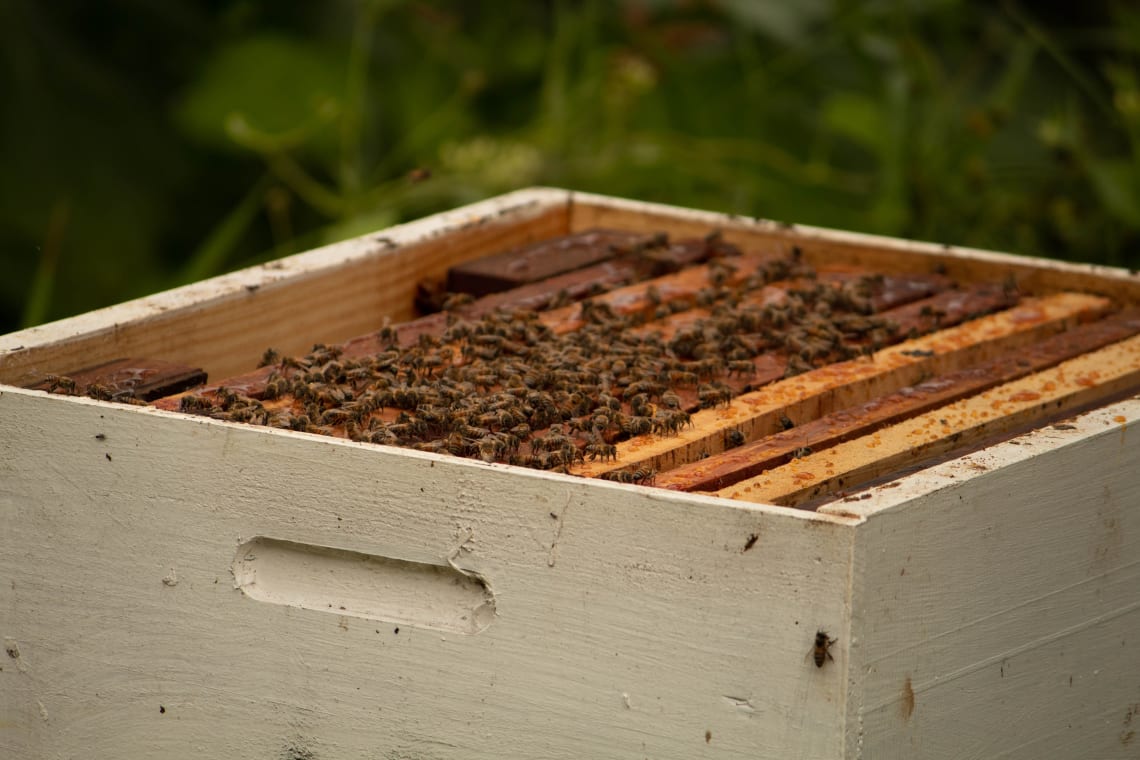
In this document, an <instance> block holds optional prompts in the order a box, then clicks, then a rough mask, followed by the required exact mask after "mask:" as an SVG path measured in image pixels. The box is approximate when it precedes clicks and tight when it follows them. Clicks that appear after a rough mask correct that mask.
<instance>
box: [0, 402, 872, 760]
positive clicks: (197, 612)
mask: <svg viewBox="0 0 1140 760" xmlns="http://www.w3.org/2000/svg"><path fill="white" fill-rule="evenodd" d="M0 427H2V428H3V430H2V433H3V434H2V435H0V439H2V442H0V462H2V464H0V467H2V468H3V475H2V477H0V514H2V515H3V525H4V529H3V531H0V566H2V567H3V577H4V583H3V585H2V587H0V610H2V611H3V615H2V616H0V618H2V628H3V630H0V635H3V636H5V637H8V638H10V639H12V641H13V642H18V646H19V653H20V657H19V660H18V662H19V663H20V667H13V666H12V662H13V660H12V659H11V658H9V659H8V661H7V662H6V663H5V664H4V665H5V667H4V670H3V671H0V709H2V712H3V715H4V725H5V726H6V727H5V728H4V729H3V730H0V756H3V757H19V758H56V757H71V756H75V755H85V756H93V757H121V758H132V757H164V758H165V757H174V758H177V757H258V758H260V757H265V758H277V757H282V756H288V754H287V752H288V748H289V747H294V748H303V749H306V750H308V751H311V752H312V753H313V755H314V756H316V757H337V758H341V757H345V758H354V757H385V756H398V757H411V758H496V759H498V758H502V757H519V758H533V757H543V758H583V757H589V758H603V757H612V758H643V757H646V756H649V757H656V758H677V759H678V760H681V759H682V758H684V759H686V760H687V759H688V758H692V757H694V756H703V755H707V756H710V757H724V758H733V757H738V758H750V759H751V758H758V757H759V758H765V757H767V758H805V759H807V760H814V759H816V758H831V757H839V756H840V754H841V752H842V742H843V733H842V728H843V724H844V709H845V707H844V706H845V698H844V693H845V691H846V688H847V678H846V676H845V672H846V671H845V667H846V649H847V647H846V644H845V633H844V631H845V622H844V621H845V620H846V618H847V617H848V615H849V612H848V610H847V607H846V605H847V594H848V587H849V579H848V577H847V572H848V567H849V564H850V557H851V551H852V544H851V542H852V539H853V538H854V532H853V530H852V521H851V520H848V519H845V518H834V517H826V516H825V517H815V516H812V515H809V514H806V513H802V512H797V511H795V510H791V509H784V508H779V507H757V506H751V505H741V504H734V503H733V502H729V501H725V500H720V499H711V498H703V497H690V496H685V495H682V494H673V493H666V492H660V491H655V490H652V489H644V488H638V487H634V486H619V485H616V484H608V483H600V482H588V481H586V480H583V479H579V478H573V477H568V476H558V475H550V474H544V473H538V472H534V471H528V470H517V469H515V468H509V467H504V466H494V465H486V464H482V463H479V462H474V461H469V460H457V459H453V458H449V457H443V456H436V455H431V454H426V453H420V452H414V451H402V450H396V449H390V448H384V447H379V446H372V445H366V444H353V443H349V442H345V441H338V440H333V439H328V438H323V437H320V436H310V435H306V434H299V433H291V432H285V431H275V430H268V429H259V428H251V427H246V426H241V425H235V424H231V423H222V422H215V421H212V420H207V419H203V418H200V417H190V416H187V415H181V414H176V413H165V412H159V411H155V410H151V409H147V408H142V407H129V406H123V405H113V404H106V403H102V402H97V401H92V400H88V399H77V398H64V397H58V396H56V397H53V396H49V395H47V394H44V393H40V392H36V391H22V390H16V389H10V388H4V389H0ZM97 434H102V435H103V436H104V438H103V439H97V438H96V437H95V436H96V435H97ZM105 453H111V454H112V455H113V456H112V459H111V460H108V459H107V458H106V457H105V456H104V454H105ZM552 513H553V514H554V515H557V518H555V517H552ZM752 534H758V535H759V536H760V538H759V539H758V540H757V541H756V542H755V545H754V546H753V547H752V548H751V549H749V550H748V551H743V548H744V545H745V544H746V542H747V541H748V537H749V536H750V535H752ZM257 536H271V537H273V538H275V539H280V540H283V541H296V542H303V543H305V544H309V545H313V546H318V547H332V548H334V549H339V550H343V551H345V552H355V553H359V554H361V555H368V556H373V557H384V558H389V559H391V560H397V561H399V562H403V563H411V564H415V563H419V564H422V565H428V566H433V567H440V566H446V565H447V564H448V562H449V561H450V562H452V563H454V565H455V566H457V567H459V568H461V569H462V570H463V571H465V572H469V573H475V574H478V576H479V577H480V578H483V579H485V581H486V583H487V585H488V586H489V588H490V589H491V590H492V591H493V594H494V599H495V610H494V619H493V620H492V621H491V623H490V624H489V625H487V626H486V627H485V628H483V629H482V630H481V631H480V632H478V633H469V634H467V635H461V634H451V633H449V632H447V631H439V630H434V629H433V628H431V627H427V626H420V625H416V624H415V623H414V622H413V623H411V624H409V623H408V622H406V619H407V618H408V617H415V615H406V614H405V615H395V614H393V615H391V619H387V620H376V619H364V618H363V617H361V616H356V615H352V614H348V613H349V612H350V611H351V610H345V611H341V610H339V606H341V605H342V604H343V605H344V606H346V607H348V606H350V605H357V606H359V605H362V604H364V603H365V602H366V601H367V599H361V598H360V597H359V595H360V594H361V593H362V589H365V588H367V587H368V586H367V584H364V583H357V582H354V583H349V584H347V586H348V593H347V594H344V595H341V596H338V597H337V598H340V599H344V598H346V597H347V598H349V599H350V601H349V602H344V601H341V602H339V603H338V604H336V605H334V607H336V608H337V609H333V610H329V609H327V608H326V609H325V610H317V609H309V608H306V607H307V606H311V605H299V606H290V605H288V604H278V603H270V602H266V601H258V600H256V599H254V598H251V597H250V596H249V595H246V594H243V593H242V591H240V590H238V589H236V588H235V578H234V577H233V575H231V568H232V567H233V563H234V559H235V556H236V555H237V552H238V550H239V547H241V546H243V545H245V544H247V543H248V542H249V541H251V540H252V539H253V538H254V537H257ZM460 546H462V547H464V548H463V549H461V550H460V551H458V553H457V552H456V547H460ZM555 547H556V551H553V549H554V548H555ZM239 565H240V562H239ZM172 567H174V568H177V577H178V584H177V585H176V586H170V585H168V584H166V583H164V582H163V579H164V578H166V577H168V576H169V573H170V569H171V568H172ZM241 572H242V571H239V578H238V579H237V580H238V585H239V586H240V585H241V584H242V582H243V577H242V576H240V573H241ZM307 577H308V578H310V579H311V578H313V577H315V576H313V575H310V576H307ZM380 585H382V584H380ZM340 590H344V589H343V588H342V589H340ZM336 591H337V590H336V589H331V588H330V599H331V598H332V595H335V593H336ZM433 593H434V592H433ZM382 598H383V590H382V589H378V590H377V591H376V596H375V597H373V599H374V600H382ZM376 609H379V607H378V608H376ZM357 612H359V610H357ZM372 612H373V613H375V609H373V611H372ZM370 617H373V618H374V617H382V616H380V615H376V614H371V615H370ZM820 626H823V627H825V628H827V629H828V630H833V631H835V632H836V635H837V636H839V637H840V640H841V643H840V644H839V645H837V647H836V650H835V658H836V662H834V663H828V666H827V667H825V668H823V669H817V668H816V667H815V666H814V665H813V664H812V663H810V662H808V661H805V658H804V655H805V653H806V652H807V651H808V649H809V648H810V646H811V642H812V638H813V636H814V634H815V630H816V628H818V627H820ZM397 628H398V629H399V632H398V633H397V632H396V629H397ZM13 646H15V644H13ZM95 695H98V696H97V697H96V696H95ZM41 703H42V704H43V706H44V708H45V709H46V710H47V712H48V714H49V715H50V719H49V720H48V721H47V722H45V721H43V720H42V719H41V718H40V717H39V714H40V708H39V705H40V704H41ZM160 708H162V710H161V711H160ZM706 732H708V734H709V736H710V738H709V740H708V741H707V742H706V738H705V737H706ZM298 756H303V755H298Z"/></svg>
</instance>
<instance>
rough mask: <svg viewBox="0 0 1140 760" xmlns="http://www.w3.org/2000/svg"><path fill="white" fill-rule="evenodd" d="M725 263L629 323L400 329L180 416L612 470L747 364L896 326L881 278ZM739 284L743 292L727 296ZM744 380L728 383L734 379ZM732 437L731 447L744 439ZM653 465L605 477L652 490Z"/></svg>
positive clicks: (785, 262) (598, 309)
mask: <svg viewBox="0 0 1140 760" xmlns="http://www.w3.org/2000/svg"><path fill="white" fill-rule="evenodd" d="M734 273H735V267H734V262H733V260H732V259H731V258H724V259H719V260H716V261H714V262H713V263H712V265H710V267H709V282H708V284H707V286H706V287H704V288H702V289H701V290H700V291H699V293H698V294H697V295H696V297H695V298H694V299H688V300H687V301H684V300H683V301H681V302H680V303H661V302H660V301H659V299H656V298H654V291H653V289H652V288H650V289H649V291H648V300H649V302H650V306H651V308H650V309H648V310H646V311H643V312H640V313H638V314H635V315H632V316H627V315H621V314H618V313H616V312H615V311H614V310H613V309H612V308H610V307H609V306H608V305H607V304H605V303H603V302H601V301H596V300H586V301H583V302H582V305H581V318H582V321H583V324H582V326H581V327H580V328H579V329H577V330H574V331H572V332H568V333H566V334H555V333H554V332H553V331H552V330H550V329H549V328H548V327H547V326H545V325H544V324H543V323H542V322H541V321H540V319H539V317H538V315H537V314H535V313H533V312H521V311H520V312H504V311H500V312H495V313H492V314H488V315H486V316H483V317H481V318H478V319H473V320H467V319H464V318H462V317H461V316H458V315H457V314H455V313H449V314H448V320H447V327H446V329H445V330H444V332H443V333H442V334H441V335H439V336H432V335H421V336H420V337H419V339H418V342H416V343H415V345H411V346H401V345H400V341H399V340H398V337H397V332H396V330H394V329H391V328H386V329H385V330H382V331H381V332H380V333H379V336H380V343H381V350H379V351H377V352H376V353H374V354H370V355H367V356H345V355H344V354H343V351H342V349H341V348H340V347H337V346H325V345H317V346H314V347H313V350H312V351H311V352H310V353H309V354H307V355H305V356H301V357H285V358H282V357H279V356H277V355H276V354H275V352H272V351H269V352H267V353H266V356H265V357H264V358H263V366H269V367H271V368H272V372H271V374H270V375H269V377H268V380H267V382H266V384H265V389H264V392H263V393H260V394H258V396H259V397H257V398H255V397H252V396H247V395H243V394H240V393H237V392H235V391H233V390H230V389H227V388H218V389H216V390H215V391H213V392H210V393H201V394H189V395H185V396H183V397H182V399H181V409H182V411H185V412H191V413H196V414H204V415H209V416H211V417H215V418H218V419H225V420H230V421H235V422H246V423H251V424H260V425H271V426H275V427H279V428H287V429H291V430H300V431H306V432H313V433H323V434H327V435H338V436H345V437H348V438H350V439H352V440H354V441H365V442H370V443H379V444H388V445H396V446H406V447H411V448H415V449H419V450H424V451H433V452H438V453H447V454H452V455H455V456H462V457H477V458H479V459H482V460H484V461H488V462H491V461H495V462H504V463H508V464H514V465H521V466H524V467H532V468H537V469H543V470H556V471H562V472H566V471H568V469H569V468H570V467H572V466H573V465H574V464H575V463H577V462H583V461H586V460H611V461H612V460H615V459H616V458H617V449H616V446H615V444H616V443H618V442H620V441H622V440H625V439H628V438H631V437H633V436H638V435H644V434H650V433H652V434H658V435H670V434H674V433H676V432H677V431H679V430H681V429H682V428H684V427H686V426H688V425H691V424H692V420H691V416H690V415H691V413H692V412H693V411H695V409H696V408H711V407H716V406H718V405H724V404H728V403H730V402H731V400H732V398H733V396H734V395H736V394H737V393H738V392H741V391H742V390H743V391H746V390H749V389H750V387H749V385H748V383H747V378H748V377H749V376H751V375H752V374H753V373H754V372H755V365H754V363H753V360H754V359H755V358H756V357H757V356H759V355H761V354H763V353H765V352H771V351H782V352H784V353H785V354H786V355H787V359H788V363H787V374H788V375H794V374H797V373H799V372H804V371H807V370H809V369H811V368H813V367H816V366H821V365H822V364H824V363H827V362H830V361H835V360H839V359H845V358H849V357H851V356H854V355H857V354H858V353H859V352H861V351H866V350H869V348H874V347H877V346H878V345H879V344H880V343H883V342H885V341H886V340H888V339H889V337H890V335H891V334H892V332H893V331H894V330H896V327H895V326H894V325H892V324H890V323H889V322H887V321H886V320H884V319H882V318H879V317H876V316H874V315H873V314H871V312H872V305H871V295H872V293H873V291H874V288H875V286H876V284H877V283H876V280H875V278H873V277H864V278H860V279H856V280H850V281H847V282H844V283H842V284H835V283H823V282H819V281H818V280H817V279H816V278H815V272H814V271H813V270H812V269H811V267H810V266H808V265H807V264H806V263H805V262H803V261H802V260H801V258H800V256H799V255H798V251H793V254H792V255H790V256H788V257H786V258H781V259H775V260H771V261H768V262H766V263H765V264H763V265H762V266H760V267H758V268H757V269H756V270H755V271H754V272H752V273H749V274H748V276H747V277H744V278H732V277H730V275H732V274H734ZM775 281H788V282H790V283H792V284H793V285H794V286H793V287H789V288H788V289H786V290H785V291H784V297H783V298H780V299H778V300H776V301H772V302H768V303H766V304H765V305H763V306H760V305H757V304H756V303H755V302H754V300H755V299H753V302H749V301H748V299H747V296H748V294H749V293H750V292H754V291H756V290H757V289H759V288H761V287H763V286H765V285H767V284H769V283H771V282H775ZM730 282H735V283H739V284H735V285H731V284H729V283H730ZM694 306H697V307H702V308H704V309H705V310H706V311H705V313H704V315H703V316H702V317H701V318H699V319H697V320H695V321H693V322H692V323H691V324H689V325H688V326H686V327H683V328H682V329H679V330H678V331H676V332H675V333H673V334H672V335H669V336H668V337H666V334H665V332H664V331H662V330H661V329H659V328H660V325H659V324H658V322H659V320H660V319H662V318H664V317H667V316H669V315H671V314H673V313H675V312H678V311H681V310H685V309H690V308H693V307H694ZM734 379H735V383H732V382H731V381H733V380H734ZM738 437H739V438H740V439H741V440H739V441H733V444H734V445H739V444H741V443H744V441H743V436H738ZM654 474H655V473H654V472H653V471H652V470H649V469H637V470H620V469H619V470H615V471H613V472H611V473H609V474H608V475H606V476H605V477H607V478H608V479H611V480H616V481H619V482H629V483H647V482H650V481H651V480H652V479H653V476H654Z"/></svg>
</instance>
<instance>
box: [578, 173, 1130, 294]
mask: <svg viewBox="0 0 1140 760" xmlns="http://www.w3.org/2000/svg"><path fill="white" fill-rule="evenodd" d="M571 202H572V204H573V206H572V208H571V226H572V227H573V228H574V229H583V228H587V227H591V226H595V225H598V224H605V223H607V222H609V221H610V220H611V219H613V218H615V217H616V218H621V219H625V220H630V221H632V220H634V219H636V218H637V217H641V219H642V224H643V225H644V226H645V229H653V228H654V227H655V226H657V225H660V224H661V223H662V221H663V220H664V219H665V218H668V219H669V220H670V221H672V222H673V223H674V224H676V225H686V224H687V225H692V226H695V228H696V229H708V228H709V227H718V228H721V229H723V230H724V231H725V233H726V235H727V237H728V238H729V239H733V238H734V237H735V236H734V235H733V234H732V233H733V232H738V233H740V232H743V233H753V236H756V234H758V235H759V236H761V237H763V238H765V239H770V240H774V241H783V242H785V243H787V244H789V245H790V244H793V243H795V244H799V245H802V246H807V245H810V244H812V243H822V244H826V245H828V246H841V247H843V248H846V249H849V250H857V249H863V250H866V251H868V252H876V253H882V254H888V255H890V256H891V257H892V258H893V259H894V260H895V261H897V262H898V263H905V262H906V261H907V260H910V261H912V262H913V261H916V260H917V261H922V260H924V259H928V260H931V263H933V261H934V260H939V259H943V258H946V257H947V256H950V257H952V258H954V259H959V260H963V261H968V262H974V263H977V264H982V265H986V266H989V267H993V268H995V269H996V268H1006V269H1010V270H1016V271H1019V272H1021V271H1024V270H1026V269H1027V268H1032V269H1036V270H1040V271H1047V272H1050V273H1053V274H1056V275H1062V276H1064V275H1068V276H1070V277H1074V278H1076V279H1077V280H1082V281H1084V280H1086V279H1087V278H1090V277H1092V278H1099V279H1102V280H1104V281H1105V282H1106V283H1107V282H1115V283H1120V284H1123V285H1126V286H1127V287H1128V288H1129V289H1130V290H1131V292H1133V293H1135V292H1136V290H1137V288H1140V272H1133V271H1131V270H1128V269H1124V268H1120V267H1111V266H1105V265H1100V264H1087V263H1075V262H1069V261H1061V260H1057V259H1044V258H1035V257H1029V256H1022V255H1019V254H1013V253H1003V252H998V251H988V250H983V249H981V248H970V247H968V246H960V245H951V244H946V243H932V242H925V241H921V240H906V239H902V238H893V237H886V236H883V235H872V234H867V233H861V232H848V231H845V230H836V229H830V228H827V227H815V226H812V225H807V224H791V223H787V222H783V221H776V220H772V219H765V218H762V217H747V216H741V215H739V214H725V213H720V212H714V211H704V210H699V209H691V208H685V207H683V206H672V205H668V204H664V203H652V202H648V201H638V200H631V199H626V198H614V197H612V196H607V195H598V194H594V193H584V192H578V191H574V192H573V193H572V195H571ZM1070 282H1071V283H1073V284H1072V285H1071V287H1073V288H1076V287H1078V285H1076V284H1075V281H1073V280H1070Z"/></svg>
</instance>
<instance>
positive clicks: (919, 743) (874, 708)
mask: <svg viewBox="0 0 1140 760" xmlns="http://www.w3.org/2000/svg"><path fill="white" fill-rule="evenodd" d="M1138 425H1140V400H1137V399H1132V400H1128V401H1124V402H1121V403H1117V404H1114V405H1112V406H1109V407H1105V408H1103V409H1100V410H1097V411H1094V412H1090V413H1088V414H1084V415H1081V416H1080V417H1077V418H1073V419H1070V420H1067V421H1066V424H1061V425H1056V426H1051V427H1046V428H1043V429H1041V430H1037V431H1034V432H1031V433H1028V434H1026V435H1022V436H1018V437H1017V438H1014V439H1012V440H1010V441H1007V442H1005V443H1002V444H999V445H996V446H992V447H990V448H988V449H986V450H985V451H980V452H977V453H974V454H969V455H967V456H965V457H962V458H961V459H958V460H954V461H950V462H945V463H943V464H940V465H938V466H936V467H934V468H932V469H929V470H925V471H923V472H922V473H918V474H914V475H910V476H908V477H905V478H903V479H902V480H900V481H896V482H894V483H892V484H890V486H891V487H880V488H876V489H873V490H872V492H871V498H870V499H867V500H861V501H858V502H855V503H844V502H836V503H835V504H833V505H831V506H828V507H823V508H822V509H823V510H824V511H829V512H835V513H844V514H856V515H858V516H861V517H864V518H865V519H866V520H867V522H866V523H864V524H862V525H860V526H859V528H858V538H857V540H856V546H855V555H854V562H855V565H854V578H855V583H854V586H853V588H852V600H851V610H852V635H853V636H854V637H855V638H857V639H858V641H857V643H856V644H854V645H853V646H852V647H851V651H850V653H849V657H850V668H851V673H852V674H857V675H856V676H855V677H854V680H853V681H852V684H851V691H850V692H849V695H850V698H851V705H850V707H849V709H848V720H847V742H846V757H849V758H866V759H867V760H871V759H872V758H873V759H874V760H911V758H927V759H928V760H941V759H943V758H944V759H945V760H957V759H958V758H978V759H979V760H988V759H992V760H997V759H998V758H1000V759H1001V760H1040V758H1098V760H1099V759H1101V758H1103V760H1114V759H1117V758H1118V759H1119V760H1126V759H1127V760H1131V759H1132V758H1135V757H1137V751H1138V750H1137V747H1138V745H1140V729H1138V728H1137V722H1138V721H1140V648H1138V647H1137V646H1136V644H1137V641H1136V633H1137V631H1140V561H1138V559H1140V478H1138V477H1137V473H1140V435H1138V433H1137V430H1138V427H1137V426H1138Z"/></svg>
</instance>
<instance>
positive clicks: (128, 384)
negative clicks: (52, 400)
mask: <svg viewBox="0 0 1140 760" xmlns="http://www.w3.org/2000/svg"><path fill="white" fill-rule="evenodd" d="M204 382H206V373H205V372H203V371H202V370H200V369H198V368H197V367H188V366H186V365H184V364H176V363H174V362H165V361H161V360H159V359H119V360H117V361H113V362H107V363H106V364H100V365H99V366H97V367H88V368H86V369H81V370H79V371H77V372H72V373H71V374H69V375H67V376H66V377H65V378H61V377H54V378H53V376H50V375H49V376H47V377H45V379H43V380H41V381H40V382H38V383H36V384H34V385H32V386H30V387H31V388H34V389H36V390H58V389H59V387H60V384H61V383H67V384H68V385H69V386H70V387H71V388H73V389H74V392H75V393H76V394H86V395H90V396H92V397H93V398H102V399H103V400H105V401H121V400H124V399H138V400H140V401H151V400H153V399H156V398H161V397H162V396H169V395H171V394H175V393H180V392H182V391H184V390H186V389H188V388H192V387H194V386H197V385H201V384H202V383H204Z"/></svg>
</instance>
